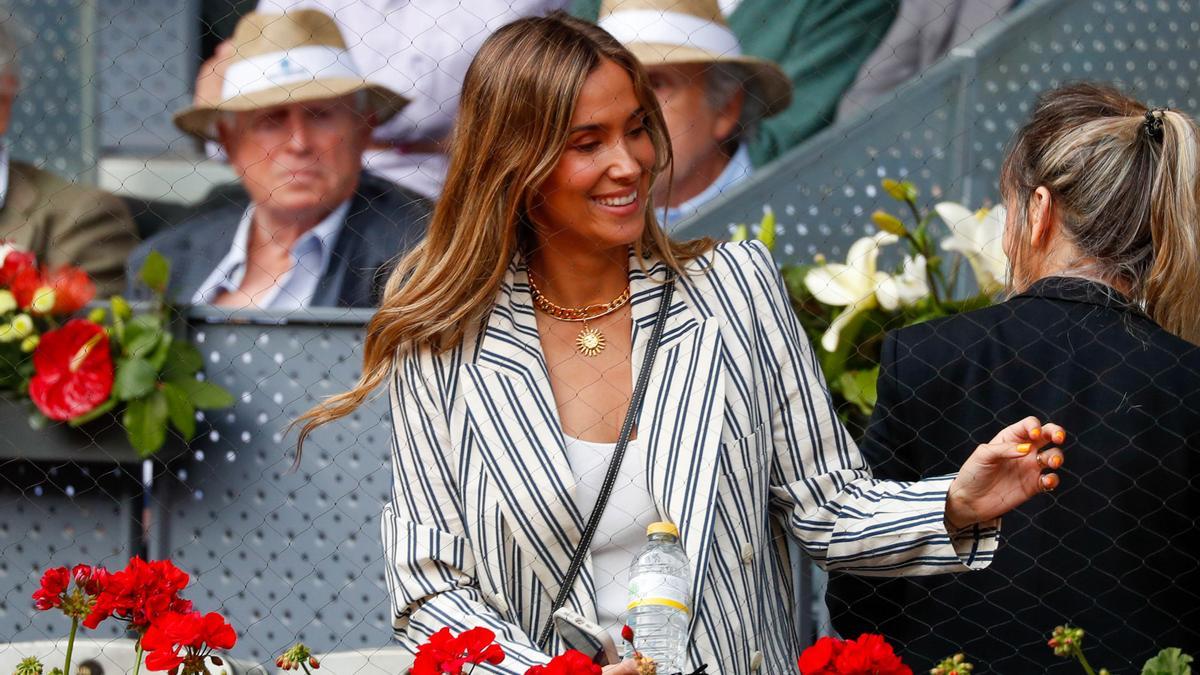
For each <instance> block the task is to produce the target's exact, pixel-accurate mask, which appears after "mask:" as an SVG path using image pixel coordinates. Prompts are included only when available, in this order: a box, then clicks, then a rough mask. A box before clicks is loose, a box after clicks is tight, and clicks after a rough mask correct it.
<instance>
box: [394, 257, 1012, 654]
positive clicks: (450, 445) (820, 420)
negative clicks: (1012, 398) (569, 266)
mask: <svg viewBox="0 0 1200 675" xmlns="http://www.w3.org/2000/svg"><path fill="white" fill-rule="evenodd" d="M645 266H646V268H647V271H645V272H643V271H642V269H641V265H640V264H639V261H637V260H631V264H630V267H631V269H632V270H633V271H632V272H631V274H630V284H631V287H632V288H631V290H632V301H631V304H632V308H633V310H632V311H633V319H634V321H633V323H634V328H633V357H632V358H633V364H632V372H635V373H636V372H638V370H639V369H640V368H641V359H642V355H643V354H644V353H645V351H646V342H647V340H648V339H649V336H650V328H651V326H652V324H653V321H654V315H655V312H656V310H657V308H658V300H659V297H660V295H661V293H662V289H663V286H662V285H661V281H662V279H663V278H664V277H665V274H666V267H665V265H663V264H661V263H658V262H656V261H653V260H650V261H646V263H645ZM689 270H690V271H691V273H690V274H688V275H685V276H681V277H679V278H678V279H677V281H676V282H675V283H676V284H677V286H676V293H675V299H674V301H673V304H672V307H671V309H670V312H669V315H668V320H667V325H666V326H665V331H664V333H663V339H662V345H661V347H660V352H659V355H658V358H657V360H656V362H655V364H654V369H653V372H652V376H651V378H650V386H649V388H648V390H647V393H646V401H645V405H644V407H643V410H642V413H641V416H640V418H639V422H638V425H637V429H638V437H639V439H640V442H641V443H642V446H643V447H644V448H645V452H646V462H647V467H646V469H647V476H648V481H649V485H648V489H649V491H650V494H651V497H652V498H653V499H654V502H655V503H656V505H657V506H658V510H659V515H660V516H661V517H662V518H663V519H666V520H670V521H672V522H674V523H676V524H677V525H678V526H679V530H680V532H681V537H682V540H683V545H684V547H685V548H686V550H687V553H688V556H689V558H690V559H691V563H692V567H693V575H694V578H693V582H692V590H693V598H694V601H693V612H692V624H691V631H692V647H691V649H690V652H689V659H690V661H691V663H692V666H693V667H695V666H698V665H699V664H700V663H702V662H705V663H708V664H709V672H714V673H726V674H734V673H750V672H754V671H756V670H760V669H762V672H768V673H783V672H793V671H794V669H795V662H796V657H797V656H798V655H799V653H800V651H801V649H802V648H803V646H804V645H802V644H800V642H799V638H798V636H796V634H795V630H794V626H795V615H796V612H797V611H804V610H803V609H802V608H796V607H795V606H793V596H792V589H791V588H790V583H791V581H790V580H791V575H790V565H791V564H792V561H791V560H789V559H788V553H787V546H786V545H785V541H784V537H785V536H793V537H796V538H797V539H798V540H799V541H800V543H801V544H802V546H803V547H804V549H805V550H807V551H808V552H809V554H811V555H812V557H813V558H814V559H815V560H817V561H818V562H819V563H821V564H822V565H824V566H826V567H828V568H830V569H844V570H854V571H858V572H861V573H866V574H880V575H900V574H930V573H935V572H944V571H961V570H966V569H968V568H969V567H983V566H986V564H987V563H988V562H990V560H991V556H992V554H993V553H994V551H995V547H996V543H997V529H996V527H997V526H996V524H995V523H993V524H991V525H990V526H988V527H975V528H971V529H970V530H967V531H964V532H961V533H956V534H955V535H954V536H951V535H950V534H948V533H947V531H946V527H945V525H944V506H945V496H946V490H947V489H948V488H949V484H950V481H951V477H944V478H939V479H933V480H928V481H922V482H919V483H893V482H875V481H872V480H871V479H870V478H869V471H868V469H867V467H866V465H865V464H864V462H863V460H862V458H861V457H860V455H859V453H858V449H857V448H856V447H855V445H854V442H853V441H852V440H851V439H850V438H849V436H848V435H847V434H846V432H845V431H844V430H843V429H842V427H841V425H840V424H839V423H838V421H837V417H836V415H835V414H834V411H833V408H832V406H831V404H830V399H829V395H828V392H827V390H826V388H825V385H824V381H823V379H822V377H821V373H820V371H819V369H818V365H817V361H816V358H815V355H814V353H813V350H812V348H811V347H810V345H809V343H808V341H807V339H806V338H805V336H804V334H803V332H802V330H801V328H800V326H799V324H798V322H797V321H796V318H795V316H794V315H793V313H792V310H791V306H790V304H789V302H788V299H787V296H786V293H785V291H784V289H783V285H782V281H781V279H780V278H779V274H778V272H777V271H776V269H775V266H774V263H773V262H772V260H771V257H770V254H769V253H768V252H767V250H766V249H765V248H763V247H762V245H761V244H758V243H741V244H722V245H720V246H718V247H717V248H716V249H714V250H713V251H712V252H710V253H708V254H706V255H705V256H704V257H702V258H701V259H699V260H697V261H694V262H693V263H691V264H690V265H689ZM391 401H392V422H393V426H394V428H395V436H394V457H393V459H394V472H395V473H394V479H395V488H394V495H393V499H394V501H393V503H392V504H391V505H389V506H388V507H387V508H386V509H385V510H384V514H383V542H384V546H385V549H386V555H387V558H388V573H387V578H388V583H389V585H390V588H391V592H392V599H393V610H394V617H395V631H396V636H397V638H398V639H399V640H400V641H401V642H403V643H404V644H406V645H408V646H409V647H410V648H412V649H415V648H416V645H418V644H420V643H421V642H423V641H425V640H426V638H427V637H428V636H429V634H431V633H432V632H434V631H436V630H438V629H440V628H441V627H443V626H449V627H450V628H451V629H452V630H453V631H455V632H458V631H461V630H464V629H466V628H469V627H472V626H480V625H482V626H487V627H489V628H491V629H492V630H494V631H495V632H496V633H497V635H498V636H499V640H500V642H501V643H502V645H503V647H504V649H505V652H506V653H507V654H508V655H509V658H508V659H507V660H506V661H505V662H504V663H503V664H501V665H500V666H496V667H493V666H488V667H485V668H481V669H480V672H495V673H512V674H517V673H523V672H524V671H525V669H526V668H528V666H529V665H531V664H534V663H544V662H545V661H546V660H547V658H546V657H545V656H544V655H542V654H540V653H539V652H538V651H537V650H536V648H535V647H534V645H533V641H532V639H531V636H535V635H536V634H537V632H538V630H539V629H540V627H541V625H542V623H543V622H544V621H545V620H546V618H547V612H548V611H549V608H550V604H551V602H552V600H553V597H554V595H555V594H556V593H557V591H558V589H559V587H560V585H561V583H562V579H563V576H564V574H565V572H566V569H567V566H568V564H569V563H570V560H571V554H572V552H573V551H574V548H575V545H576V542H578V540H579V536H580V532H581V531H582V529H583V526H584V522H585V520H586V517H587V515H588V514H585V513H580V511H579V509H578V508H576V506H575V505H574V502H573V495H574V489H575V488H574V485H575V479H574V476H573V475H572V473H571V468H570V466H569V465H568V463H567V459H566V455H565V453H564V450H563V447H564V441H563V432H562V427H561V425H560V424H559V421H558V412H557V408H556V406H555V402H554V396H553V393H552V391H551V389H550V382H549V379H548V373H547V369H546V365H545V361H544V359H543V357H542V352H541V348H540V345H539V342H538V332H537V326H536V322H535V318H534V309H533V304H532V301H531V299H530V296H529V285H528V277H527V275H526V272H525V269H524V267H523V266H522V265H521V264H520V262H519V261H518V262H514V263H513V265H512V266H511V267H510V269H509V274H508V276H507V278H506V280H505V283H504V285H503V288H502V290H501V291H500V293H499V295H498V297H497V299H496V307H495V309H494V310H493V312H492V313H491V315H490V318H489V319H488V322H487V325H486V327H484V328H483V329H482V330H481V331H478V332H477V334H476V335H474V336H472V337H470V338H469V339H468V340H466V341H465V342H464V344H462V345H459V346H458V347H457V348H455V349H452V350H449V351H447V352H444V353H442V354H439V355H433V354H432V353H431V352H430V351H428V350H417V351H414V352H410V353H407V354H405V355H403V356H401V357H399V358H398V359H397V362H396V364H395V372H394V377H393V379H392V386H391ZM594 597H595V586H594V581H593V577H592V570H591V562H590V560H589V561H588V563H587V564H586V565H585V566H584V568H583V570H582V572H581V573H580V576H579V578H578V580H577V581H576V583H575V586H574V587H573V592H572V594H571V597H570V600H569V601H568V607H570V608H571V609H573V610H574V611H576V612H578V613H580V614H581V615H583V616H585V617H589V618H592V619H593V620H594V619H595V609H594V605H593V602H594ZM572 646H573V645H570V644H566V643H565V642H564V641H563V640H562V639H561V638H558V637H556V638H555V640H554V643H553V644H552V646H551V653H559V652H561V651H563V650H565V649H567V648H569V647H572Z"/></svg>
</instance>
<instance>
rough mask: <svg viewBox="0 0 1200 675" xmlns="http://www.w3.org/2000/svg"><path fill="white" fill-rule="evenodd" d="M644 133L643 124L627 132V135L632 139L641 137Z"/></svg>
mask: <svg viewBox="0 0 1200 675" xmlns="http://www.w3.org/2000/svg"><path fill="white" fill-rule="evenodd" d="M644 133H646V125H644V124H643V125H641V126H637V127H634V128H633V129H630V130H629V135H630V136H633V137H637V136H641V135H642V134H644Z"/></svg>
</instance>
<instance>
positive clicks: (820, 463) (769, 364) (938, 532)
mask: <svg viewBox="0 0 1200 675" xmlns="http://www.w3.org/2000/svg"><path fill="white" fill-rule="evenodd" d="M744 246H745V250H748V251H749V252H750V255H749V257H750V260H749V261H747V262H748V264H747V265H746V269H747V270H748V273H749V274H751V275H752V276H753V280H752V281H751V284H750V285H751V288H754V287H755V286H757V288H755V290H757V291H758V292H757V293H756V295H757V297H758V298H759V300H758V301H757V303H756V305H757V312H756V313H757V315H758V316H757V320H758V322H759V325H758V326H757V327H756V330H757V331H758V333H759V334H760V335H761V336H763V337H762V339H763V340H765V342H766V344H765V345H763V347H764V348H763V349H762V350H761V354H762V357H761V358H763V359H765V362H764V363H762V364H761V368H760V372H761V373H762V377H763V378H764V380H765V382H764V386H765V387H766V389H767V392H768V395H769V398H770V401H771V409H770V410H769V411H768V415H769V422H768V424H769V425H770V426H771V434H770V437H771V448H770V452H771V457H770V462H771V487H770V490H771V500H772V507H773V508H775V509H780V510H782V511H783V512H784V513H785V514H786V518H787V524H788V528H789V531H790V532H791V533H792V534H793V535H794V536H795V537H797V538H798V539H799V541H800V544H801V545H802V546H803V547H804V549H805V551H806V552H807V553H808V554H809V555H810V556H811V557H812V558H813V560H815V561H816V562H817V563H818V564H820V565H821V566H822V567H824V568H826V569H830V570H843V571H848V572H854V573H856V574H867V575H876V576H901V575H921V574H936V573H941V572H953V571H963V570H966V569H968V568H972V569H974V568H982V567H986V566H987V565H988V564H989V563H990V562H991V558H992V555H993V554H994V552H995V548H996V545H997V526H998V521H996V522H991V523H983V524H976V525H974V526H971V527H968V528H965V529H964V530H962V531H959V532H954V533H949V532H947V528H946V524H945V508H946V492H947V491H948V490H949V488H950V483H951V481H952V480H953V479H954V476H945V477H941V478H931V479H928V480H923V481H918V482H895V481H876V480H874V479H872V477H871V472H870V469H869V468H868V467H867V465H866V462H864V461H863V458H862V455H861V454H859V451H858V448H857V447H856V446H855V444H854V441H853V440H852V439H851V438H850V435H849V434H848V433H846V430H845V429H844V428H843V427H842V425H841V422H840V421H839V420H838V418H837V414H836V412H835V411H834V407H833V403H832V400H831V398H830V396H829V390H828V389H827V387H826V385H825V380H824V378H823V377H822V374H821V370H820V366H819V365H818V363H817V359H816V355H815V353H814V352H813V349H812V347H811V346H810V345H809V342H808V339H807V338H806V337H805V335H804V333H803V331H802V329H801V327H800V323H799V321H798V320H797V319H796V316H795V314H794V313H793V311H792V308H791V305H790V303H789V302H788V298H787V292H786V291H785V289H784V285H783V280H782V278H781V277H780V276H779V272H778V271H777V270H776V269H775V264H774V261H773V260H772V259H771V256H770V253H769V252H768V251H767V249H766V248H765V247H764V246H763V245H762V244H761V243H759V242H752V243H749V244H746V245H744Z"/></svg>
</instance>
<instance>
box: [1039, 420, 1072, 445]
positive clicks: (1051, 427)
mask: <svg viewBox="0 0 1200 675" xmlns="http://www.w3.org/2000/svg"><path fill="white" fill-rule="evenodd" d="M1042 438H1043V439H1044V440H1045V441H1046V442H1047V443H1053V444H1054V445H1062V444H1063V443H1065V442H1066V441H1067V431H1066V429H1063V428H1062V427H1060V426H1059V425H1057V424H1054V423H1053V422H1047V423H1046V424H1044V425H1042Z"/></svg>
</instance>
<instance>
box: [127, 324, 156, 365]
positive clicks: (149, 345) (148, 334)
mask: <svg viewBox="0 0 1200 675" xmlns="http://www.w3.org/2000/svg"><path fill="white" fill-rule="evenodd" d="M162 338H163V332H162V331H159V330H141V329H137V330H135V329H134V327H133V325H132V324H130V325H129V326H128V327H127V328H126V329H125V344H124V345H122V347H123V350H124V352H125V354H126V356H130V357H135V358H141V359H148V358H150V355H151V354H152V353H153V352H154V350H156V349H158V346H159V344H160V343H161V342H162ZM155 370H157V368H156V369H155Z"/></svg>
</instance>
